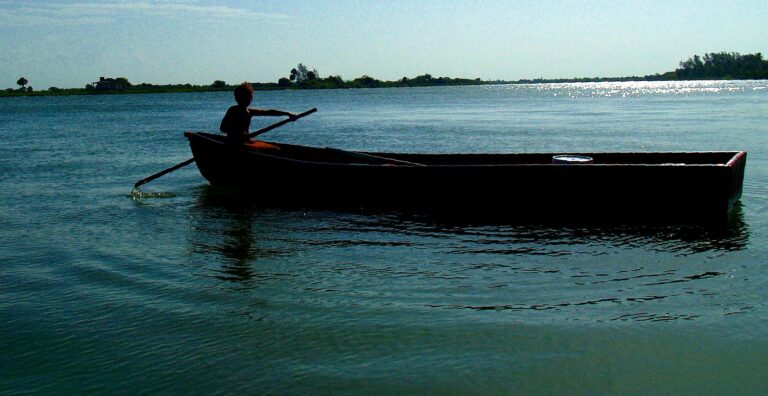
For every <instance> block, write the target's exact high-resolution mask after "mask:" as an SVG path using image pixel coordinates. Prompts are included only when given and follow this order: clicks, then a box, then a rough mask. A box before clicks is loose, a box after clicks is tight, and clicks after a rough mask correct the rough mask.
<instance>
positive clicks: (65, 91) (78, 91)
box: [0, 77, 764, 97]
mask: <svg viewBox="0 0 768 396" xmlns="http://www.w3.org/2000/svg"><path fill="white" fill-rule="evenodd" d="M740 80H764V78H759V79H746V78H745V79H736V78H705V79H695V80H694V79H686V80H682V79H674V80H672V79H650V78H632V77H618V78H611V77H596V78H557V79H534V80H528V79H523V80H517V81H483V82H480V83H472V84H451V85H441V84H433V85H411V86H409V85H386V86H379V87H331V88H299V87H296V88H294V87H291V88H284V87H278V86H270V85H269V84H260V83H252V85H253V90H254V91H304V90H336V89H360V88H419V87H444V86H454V87H456V86H479V85H525V84H531V85H534V84H567V83H595V82H597V83H600V82H632V81H740ZM264 85H266V86H264ZM234 88H235V86H234V85H227V86H226V87H224V88H220V87H217V88H213V87H207V86H192V87H189V88H186V87H176V86H170V87H165V86H158V87H153V88H149V89H140V88H139V89H137V88H130V89H126V90H120V91H118V90H110V91H95V90H88V89H84V88H61V89H58V90H55V91H49V90H45V91H32V92H19V91H16V90H14V91H12V92H10V91H0V97H34V96H97V95H137V94H164V93H202V92H232V90H234Z"/></svg>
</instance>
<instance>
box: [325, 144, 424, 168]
mask: <svg viewBox="0 0 768 396" xmlns="http://www.w3.org/2000/svg"><path fill="white" fill-rule="evenodd" d="M325 149H326V150H328V151H330V152H332V153H336V154H339V155H346V156H349V157H353V158H359V159H363V160H369V161H374V162H379V163H381V162H383V163H392V164H398V165H410V166H426V165H424V164H420V163H418V162H411V161H403V160H399V159H395V158H389V157H382V156H379V155H372V154H366V153H361V152H359V151H347V150H341V149H337V148H333V147H326V148H325Z"/></svg>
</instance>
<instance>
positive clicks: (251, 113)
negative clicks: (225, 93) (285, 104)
mask: <svg viewBox="0 0 768 396" xmlns="http://www.w3.org/2000/svg"><path fill="white" fill-rule="evenodd" d="M234 94H235V101H236V102H237V104H236V105H234V106H232V107H230V108H229V109H227V113H226V114H224V118H223V119H222V120H221V126H220V127H219V130H221V131H222V132H224V133H226V134H227V142H228V143H229V144H234V145H240V144H250V143H252V142H251V140H250V138H249V137H248V129H249V128H250V127H251V117H263V116H275V117H280V116H286V117H288V118H289V119H290V120H291V121H294V120H296V119H297V115H296V114H294V113H291V112H287V111H282V110H273V109H270V110H264V109H254V108H250V107H248V106H249V105H250V104H251V102H253V87H252V86H251V84H249V83H247V82H244V83H242V84H240V85H238V86H237V87H235V92H234Z"/></svg>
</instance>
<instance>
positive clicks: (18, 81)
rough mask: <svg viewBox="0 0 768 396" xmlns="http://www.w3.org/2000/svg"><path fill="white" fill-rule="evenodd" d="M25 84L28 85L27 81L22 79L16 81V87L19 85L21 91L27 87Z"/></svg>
mask: <svg viewBox="0 0 768 396" xmlns="http://www.w3.org/2000/svg"><path fill="white" fill-rule="evenodd" d="M27 83H29V81H27V79H26V78H24V77H22V78H20V79H18V80H16V85H20V86H21V89H22V90H24V86H25V85H27Z"/></svg>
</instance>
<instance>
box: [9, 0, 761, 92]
mask: <svg viewBox="0 0 768 396" xmlns="http://www.w3.org/2000/svg"><path fill="white" fill-rule="evenodd" d="M721 51H727V52H739V53H742V54H749V53H757V52H761V53H763V54H764V57H768V1H766V0H740V1H737V0H633V1H624V0H578V1H576V0H573V1H572V0H506V1H502V0H499V1H482V0H476V1H459V0H429V1H422V0H403V1H400V0H389V1H387V0H375V1H374V0H339V1H324V0H314V1H302V0H293V1H292V0H285V1H259V0H254V1H245V0H243V1H218V0H166V1H160V0H121V1H113V0H70V1H66V0H22V1H19V0H0V88H8V87H16V81H17V80H18V79H19V77H22V76H23V77H26V78H27V80H28V81H29V85H31V86H33V87H34V88H35V89H47V88H49V87H51V86H55V87H59V88H71V87H84V86H85V84H87V83H89V82H93V81H96V80H98V79H99V77H102V76H104V77H125V78H127V79H128V80H129V81H131V82H132V83H134V84H137V83H143V82H146V83H153V84H184V83H190V84H210V83H212V82H213V81H214V80H224V81H226V82H228V83H235V82H241V81H252V82H276V81H277V80H278V79H279V78H280V77H286V76H288V74H289V72H290V70H291V68H293V67H295V66H296V65H297V64H298V63H303V64H304V65H306V66H308V67H309V68H310V69H317V71H318V73H319V74H320V76H321V77H327V76H329V75H340V76H341V77H342V78H344V79H345V80H351V79H354V78H357V77H360V76H362V75H369V76H371V77H374V78H378V79H381V80H396V79H400V78H402V77H409V78H410V77H415V76H417V75H420V74H424V73H430V74H432V75H433V76H435V77H438V76H443V77H454V78H459V77H461V78H480V79H482V80H518V79H528V78H539V77H543V78H571V77H598V76H599V77H621V76H634V75H638V76H642V75H646V74H654V73H664V72H666V71H671V70H674V69H675V68H676V67H678V63H679V62H680V61H683V60H686V59H688V58H689V57H691V56H693V55H696V54H698V55H703V54H705V53H709V52H721Z"/></svg>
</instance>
